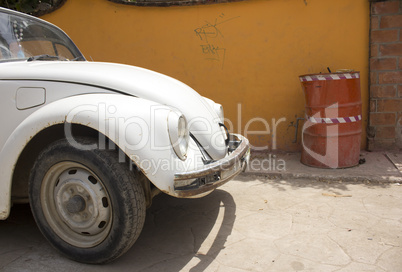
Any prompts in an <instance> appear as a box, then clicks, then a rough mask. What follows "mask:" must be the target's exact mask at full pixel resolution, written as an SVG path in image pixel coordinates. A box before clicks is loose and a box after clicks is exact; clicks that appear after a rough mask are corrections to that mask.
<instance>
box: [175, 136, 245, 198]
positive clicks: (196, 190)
mask: <svg viewBox="0 0 402 272" xmlns="http://www.w3.org/2000/svg"><path fill="white" fill-rule="evenodd" d="M230 136H231V137H233V138H236V139H237V140H236V142H237V143H238V144H239V145H238V147H237V148H236V149H235V150H234V151H233V152H232V153H230V154H229V155H228V156H227V157H225V158H223V159H221V160H219V161H216V162H213V163H210V164H207V165H205V167H203V168H200V169H196V170H193V171H188V172H183V173H176V174H175V177H174V188H175V195H177V196H178V197H191V196H195V195H199V194H202V193H205V192H208V191H211V190H213V189H215V188H217V187H219V186H221V185H223V184H225V183H226V182H228V181H229V180H230V179H232V178H234V177H235V176H237V175H238V174H239V173H240V172H241V171H242V170H243V169H244V168H245V166H246V165H247V163H248V160H249V157H250V145H249V142H248V140H247V138H245V137H243V136H242V135H238V134H231V135H230ZM211 179H212V180H211ZM186 181H188V182H190V183H189V184H186V185H183V184H185V183H186Z"/></svg>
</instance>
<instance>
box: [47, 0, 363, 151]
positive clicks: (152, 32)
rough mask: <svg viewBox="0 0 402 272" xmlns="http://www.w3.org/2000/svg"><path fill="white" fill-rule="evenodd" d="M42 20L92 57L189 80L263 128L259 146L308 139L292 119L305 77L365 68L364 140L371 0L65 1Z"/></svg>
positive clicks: (241, 127) (238, 122)
mask: <svg viewBox="0 0 402 272" xmlns="http://www.w3.org/2000/svg"><path fill="white" fill-rule="evenodd" d="M43 19H45V20H48V21H50V22H52V23H54V24H56V25H58V26H59V27H61V28H62V29H63V30H65V31H66V32H67V33H68V34H69V36H70V37H71V38H72V39H73V40H74V41H75V43H76V44H77V45H78V47H79V48H80V49H81V51H82V52H83V53H84V55H85V56H86V58H87V59H89V60H90V59H93V60H94V61H110V62H119V63H125V64H131V65H136V66H141V67H145V68H148V69H151V70H155V71H158V72H161V73H164V74H167V75H169V76H172V77H175V78H177V79H179V80H181V81H183V82H184V83H186V84H187V85H190V86H191V87H193V88H194V89H195V90H197V91H198V92H199V93H201V94H202V95H203V96H207V97H209V98H211V99H213V100H215V101H216V102H219V103H221V104H222V105H223V106H224V109H225V115H226V117H227V118H228V119H230V122H228V125H229V128H231V130H232V131H233V132H240V133H246V130H247V131H248V132H250V131H259V132H257V133H254V134H253V133H248V135H247V137H249V139H250V140H251V143H252V145H253V146H255V147H264V146H266V147H268V148H269V149H270V150H272V149H274V148H276V149H278V150H285V151H296V150H300V149H301V144H300V137H299V141H298V143H292V140H293V138H294V132H295V128H294V127H293V126H292V124H294V123H295V120H296V118H297V117H304V95H303V91H302V88H301V85H300V81H299V78H298V76H299V75H301V74H306V73H319V72H326V67H327V66H329V67H330V68H331V69H332V70H333V71H335V70H337V69H342V68H352V69H355V70H357V71H361V91H362V101H363V121H364V123H363V124H364V127H363V135H362V148H364V147H365V144H366V137H365V128H366V125H367V116H368V44H369V40H368V33H369V1H367V0H353V1H351V0H265V1H262V0H261V1H258V0H255V1H244V2H234V3H225V4H215V5H200V6H190V7H135V6H128V5H121V4H116V3H112V2H109V1H106V0H85V1H84V0H67V2H66V3H65V4H64V6H63V7H61V8H60V9H59V10H57V11H55V12H53V13H51V14H48V15H45V16H43ZM281 118H282V119H281ZM253 120H254V121H253ZM264 120H265V121H266V123H265V121H264ZM278 120H281V121H278ZM273 122H277V125H276V134H275V135H274V125H273ZM264 131H265V132H264ZM273 139H276V143H275V141H274V140H273Z"/></svg>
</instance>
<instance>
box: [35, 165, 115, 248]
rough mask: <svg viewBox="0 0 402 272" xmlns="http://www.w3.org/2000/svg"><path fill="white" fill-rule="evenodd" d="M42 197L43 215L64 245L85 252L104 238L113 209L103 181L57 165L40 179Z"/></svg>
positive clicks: (82, 169) (76, 168) (85, 171)
mask: <svg viewBox="0 0 402 272" xmlns="http://www.w3.org/2000/svg"><path fill="white" fill-rule="evenodd" d="M41 193H42V196H43V197H41V203H42V208H43V212H44V215H45V217H46V219H47V221H48V223H49V225H50V226H51V227H52V229H53V230H54V231H55V232H56V233H57V235H58V236H59V237H61V238H62V239H63V240H64V241H66V242H68V243H70V244H72V245H74V246H78V247H84V248H85V247H93V246H95V245H97V244H99V243H100V242H102V241H103V240H104V239H105V238H106V237H107V235H108V233H109V230H110V227H111V218H112V217H111V215H112V208H111V205H110V200H109V196H108V194H107V191H106V189H105V187H104V185H103V183H102V181H101V180H100V179H99V178H98V177H97V176H96V175H95V174H94V173H93V172H92V171H91V170H90V169H88V168H87V167H85V166H83V165H81V164H78V163H75V162H61V163H58V164H56V165H54V166H53V167H52V168H51V169H50V170H49V171H48V172H47V174H46V176H45V178H44V179H43V182H42V189H41Z"/></svg>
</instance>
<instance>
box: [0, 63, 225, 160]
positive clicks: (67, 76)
mask: <svg viewBox="0 0 402 272" xmlns="http://www.w3.org/2000/svg"><path fill="white" fill-rule="evenodd" d="M0 79H14V80H44V81H49V80H50V81H62V82H71V83H79V84H87V85H92V86H98V87H101V88H106V89H109V90H112V91H116V92H119V93H124V94H127V95H133V96H137V97H141V98H144V99H148V100H152V101H155V102H157V103H160V104H163V105H168V106H170V107H172V108H175V109H178V110H179V111H180V112H182V113H183V114H184V116H185V117H186V119H187V122H188V123H189V124H190V131H191V133H192V134H193V135H194V136H195V137H196V138H197V140H198V142H199V143H200V144H201V145H202V146H203V147H204V148H205V149H206V151H207V152H208V154H209V155H210V156H211V157H212V158H213V159H215V160H217V159H221V158H223V157H224V156H225V155H226V146H225V136H224V134H223V132H222V130H221V127H220V126H219V121H220V120H219V117H218V115H217V114H216V112H215V111H214V110H213V109H212V108H211V107H210V105H209V104H208V103H207V102H206V101H205V99H204V98H203V97H202V96H201V95H199V94H198V93H197V92H196V91H194V90H193V89H192V88H190V87H189V86H187V85H186V84H184V83H182V82H180V81H178V80H176V79H173V78H171V77H169V76H166V75H163V74H160V73H157V72H154V71H150V70H147V69H144V68H139V67H135V66H129V65H123V64H114V63H102V62H87V61H77V62H75V61H71V62H68V61H36V62H26V61H25V62H10V63H4V64H1V66H0ZM206 131H207V132H208V133H206Z"/></svg>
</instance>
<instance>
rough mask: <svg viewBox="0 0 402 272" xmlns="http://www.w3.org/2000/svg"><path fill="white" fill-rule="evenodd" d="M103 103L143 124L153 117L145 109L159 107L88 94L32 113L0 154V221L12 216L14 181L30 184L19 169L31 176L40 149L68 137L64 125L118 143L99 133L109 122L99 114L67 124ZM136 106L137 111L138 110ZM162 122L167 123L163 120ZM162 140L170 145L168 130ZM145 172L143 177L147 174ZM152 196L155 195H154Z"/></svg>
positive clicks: (121, 97)
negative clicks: (82, 111) (78, 111)
mask: <svg viewBox="0 0 402 272" xmlns="http://www.w3.org/2000/svg"><path fill="white" fill-rule="evenodd" d="M100 103H105V104H113V103H114V105H119V107H120V108H119V109H118V110H119V114H120V113H121V116H123V117H126V118H130V117H132V116H133V115H135V114H138V115H136V116H139V117H141V118H143V119H144V120H150V114H151V111H150V110H148V111H147V110H145V109H149V108H150V107H152V106H154V105H158V104H156V103H154V102H152V101H148V100H144V99H141V98H136V97H131V96H124V95H121V94H86V95H80V96H74V97H69V98H65V99H61V100H58V101H55V102H53V103H50V104H48V105H45V106H43V107H42V108H40V109H38V110H37V111H35V112H34V113H32V114H31V115H30V116H28V117H27V118H26V119H25V120H24V121H23V122H21V123H20V124H19V126H18V127H17V128H16V129H15V130H14V131H13V133H12V134H11V135H10V136H9V138H8V139H7V141H6V143H5V145H4V147H3V149H2V150H1V151H0V165H1V168H0V220H4V219H6V218H7V217H8V216H9V213H10V208H11V204H12V202H11V194H12V187H13V186H12V184H13V181H15V180H17V179H21V180H24V175H25V180H27V179H26V178H27V177H29V174H24V175H22V174H15V173H16V170H17V168H18V170H22V171H23V172H28V173H29V172H30V168H29V166H30V165H31V166H32V160H33V159H35V158H36V157H35V154H36V156H37V155H38V154H39V152H40V150H41V149H40V147H43V146H44V145H46V144H49V143H50V142H51V141H52V140H57V139H60V138H62V137H65V132H64V125H65V124H72V125H73V127H74V128H75V129H76V130H77V131H79V132H80V133H81V134H84V135H86V133H89V134H90V135H91V134H94V132H95V133H100V135H103V136H104V137H105V138H106V139H108V140H110V141H112V142H114V143H115V142H116V141H115V140H116V139H113V136H114V137H115V138H116V136H115V135H112V137H110V135H106V136H105V134H104V133H101V132H100V131H101V129H100V128H99V126H101V125H102V122H106V120H101V118H99V116H98V115H97V113H96V112H90V111H89V112H88V114H86V115H85V116H79V118H78V119H77V120H75V119H74V120H72V121H70V122H67V121H68V120H67V117H68V115H69V113H70V112H72V111H73V110H74V109H75V108H76V107H80V106H82V105H89V106H94V105H99V104H100ZM136 106H137V107H138V108H136ZM160 107H162V108H164V110H167V111H166V114H167V113H168V112H169V110H170V108H169V107H165V106H160ZM120 110H121V112H120ZM161 120H166V119H163V118H162V119H161ZM161 120H157V122H159V123H158V124H157V125H159V126H162V125H163V122H162V121H161ZM77 128H78V129H77ZM106 132H107V133H110V131H108V130H106ZM123 132H124V131H123ZM118 133H121V132H118ZM159 139H164V141H169V140H168V139H169V138H168V135H167V130H166V135H163V136H161V137H159ZM117 140H118V139H117ZM165 144H166V143H165ZM116 146H117V148H119V150H122V151H123V152H121V153H122V154H126V152H125V151H124V150H123V149H124V148H125V146H121V144H120V145H119V144H116ZM171 152H173V151H170V153H171ZM140 153H141V154H140ZM167 153H169V152H167ZM23 154H25V155H26V154H28V157H31V158H30V159H25V158H24V157H22V155H23ZM139 154H140V155H141V157H145V158H147V157H151V158H152V156H153V155H154V154H155V152H151V151H150V150H148V149H147V148H145V149H144V150H140V151H139ZM165 155H166V154H165ZM129 161H130V162H131V161H132V163H133V164H134V165H136V162H134V161H133V160H129ZM137 167H138V166H137ZM140 170H141V169H140ZM142 172H143V173H144V171H142ZM144 177H145V176H144ZM147 181H148V178H147V177H145V178H143V179H142V183H143V184H145V185H146V184H147ZM152 183H154V182H152ZM18 185H19V183H18V182H17V183H16V185H15V186H14V187H16V186H18ZM144 187H145V189H147V190H149V187H150V185H149V186H148V185H146V186H144ZM14 192H15V191H14ZM14 192H13V193H14ZM18 194H20V195H19V197H21V196H22V195H23V194H24V193H22V194H21V192H19V193H18ZM147 194H148V192H147V191H145V195H146V197H147V205H149V201H150V197H149V196H147ZM152 194H155V192H153V193H152ZM17 196H18V195H17Z"/></svg>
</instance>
